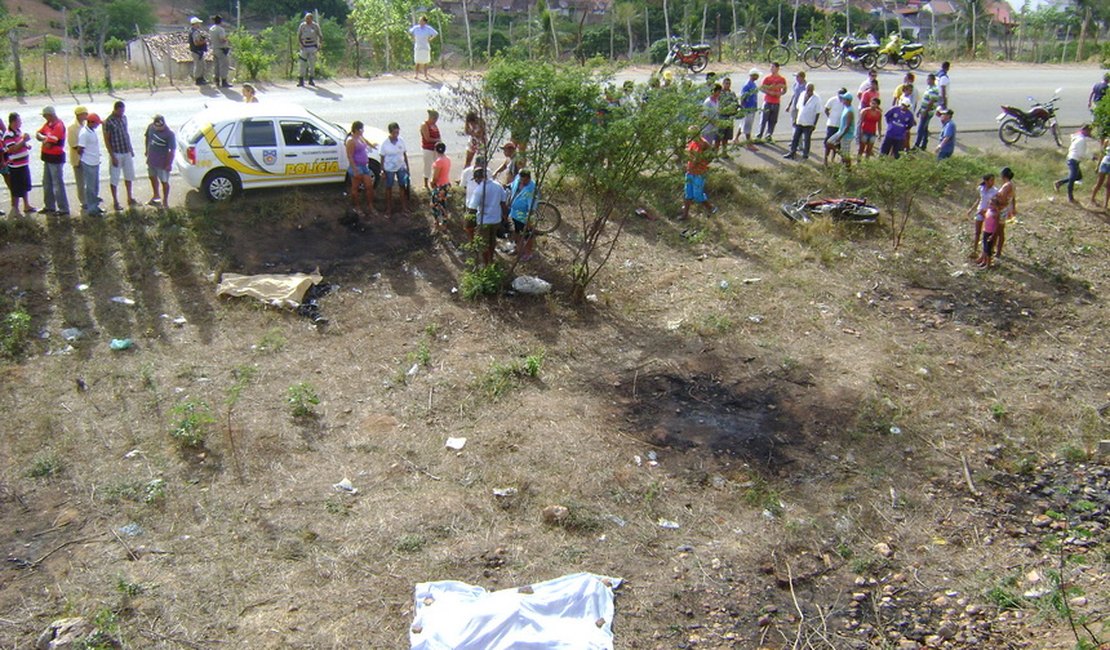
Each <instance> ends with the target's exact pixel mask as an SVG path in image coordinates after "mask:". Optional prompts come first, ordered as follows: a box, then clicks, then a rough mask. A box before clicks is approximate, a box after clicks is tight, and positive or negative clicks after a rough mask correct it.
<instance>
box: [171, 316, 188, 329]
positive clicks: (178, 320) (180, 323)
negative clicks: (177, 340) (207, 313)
mask: <svg viewBox="0 0 1110 650" xmlns="http://www.w3.org/2000/svg"><path fill="white" fill-rule="evenodd" d="M188 322H189V321H188V320H186V319H185V317H184V316H178V317H177V318H175V319H173V324H174V325H176V326H178V327H184V325H185V323H188Z"/></svg>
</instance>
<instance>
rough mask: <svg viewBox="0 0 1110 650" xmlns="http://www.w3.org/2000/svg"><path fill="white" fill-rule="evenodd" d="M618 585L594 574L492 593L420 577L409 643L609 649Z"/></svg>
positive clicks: (516, 649)
mask: <svg viewBox="0 0 1110 650" xmlns="http://www.w3.org/2000/svg"><path fill="white" fill-rule="evenodd" d="M620 583H621V580H620V578H609V577H606V576H599V575H594V574H592V573H575V574H571V575H566V576H563V577H561V578H556V579H554V580H548V581H547V582H540V583H536V584H533V585H529V586H528V587H526V588H514V589H502V590H500V591H494V592H489V591H486V590H485V589H483V588H481V587H475V586H473V585H468V584H466V583H465V582H459V581H456V580H442V581H439V582H422V583H420V584H418V585H416V590H415V605H416V608H415V610H414V611H415V612H416V613H415V615H414V617H413V624H412V627H411V628H409V641H410V642H411V644H412V650H612V648H613V613H614V607H613V589H615V588H616V587H618V586H620ZM529 588H530V591H531V593H527V592H528V591H529ZM522 589H523V591H522Z"/></svg>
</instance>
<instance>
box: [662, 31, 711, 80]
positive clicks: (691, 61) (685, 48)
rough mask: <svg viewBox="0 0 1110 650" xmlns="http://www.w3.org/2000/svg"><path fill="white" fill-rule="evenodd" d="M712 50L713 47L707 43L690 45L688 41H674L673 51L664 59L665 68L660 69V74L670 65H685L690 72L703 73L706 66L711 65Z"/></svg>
mask: <svg viewBox="0 0 1110 650" xmlns="http://www.w3.org/2000/svg"><path fill="white" fill-rule="evenodd" d="M712 48H713V46H712V45H709V44H707V43H699V44H697V45H690V44H689V43H687V42H686V41H683V40H679V39H674V44H673V45H671V51H670V52H667V57H666V58H665V59H663V66H662V67H661V68H659V72H663V71H664V70H666V69H667V66H669V65H684V66H686V68H687V69H688V70H690V72H693V73H698V72H701V71H702V70H705V66H707V65H709V53H710V51H711V50H712Z"/></svg>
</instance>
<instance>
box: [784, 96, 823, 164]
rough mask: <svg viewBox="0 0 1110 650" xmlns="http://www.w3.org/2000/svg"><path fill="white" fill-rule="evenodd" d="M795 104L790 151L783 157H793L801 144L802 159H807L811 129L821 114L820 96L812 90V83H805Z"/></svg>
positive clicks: (815, 125) (814, 126)
mask: <svg viewBox="0 0 1110 650" xmlns="http://www.w3.org/2000/svg"><path fill="white" fill-rule="evenodd" d="M796 104H797V111H798V115H797V117H796V118H795V120H794V139H793V140H792V141H791V142H790V152H789V153H787V154H786V155H785V156H783V158H789V159H793V158H794V156H795V155H796V154H797V152H798V146H799V145H801V148H802V160H809V145H810V141H811V140H812V138H813V129H815V128H817V120H818V119H819V118H820V116H821V97H819V96H818V95H817V94H816V93H814V92H813V84H806V90H805V94H804V95H802V96H801V97H800V98H799V99H798V101H797V102H796Z"/></svg>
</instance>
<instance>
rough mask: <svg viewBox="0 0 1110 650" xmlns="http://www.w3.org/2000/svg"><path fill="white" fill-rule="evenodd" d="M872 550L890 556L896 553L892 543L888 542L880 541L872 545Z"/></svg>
mask: <svg viewBox="0 0 1110 650" xmlns="http://www.w3.org/2000/svg"><path fill="white" fill-rule="evenodd" d="M871 550H873V551H875V552H876V553H878V554H879V555H881V556H883V557H890V556H892V555H894V550H893V549H892V548H890V544H887V543H886V542H879V543H878V544H875V545H874V546H872V547H871Z"/></svg>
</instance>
